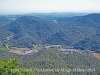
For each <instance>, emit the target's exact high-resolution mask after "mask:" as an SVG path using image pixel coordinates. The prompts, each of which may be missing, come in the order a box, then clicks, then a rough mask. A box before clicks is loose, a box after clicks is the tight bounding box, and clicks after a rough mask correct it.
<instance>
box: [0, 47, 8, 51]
mask: <svg viewBox="0 0 100 75" xmlns="http://www.w3.org/2000/svg"><path fill="white" fill-rule="evenodd" d="M0 50H3V51H9V50H10V49H9V48H7V47H0Z"/></svg>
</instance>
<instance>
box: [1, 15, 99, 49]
mask: <svg viewBox="0 0 100 75" xmlns="http://www.w3.org/2000/svg"><path fill="white" fill-rule="evenodd" d="M49 17H50V16H49ZM99 27H100V14H89V15H85V16H76V17H66V18H65V17H55V19H54V18H53V19H50V20H49V19H46V18H45V19H44V18H39V17H34V16H28V15H27V16H23V17H20V18H18V19H17V20H15V21H13V22H11V23H9V24H7V25H4V26H2V27H1V30H2V29H3V31H4V32H7V31H8V33H3V34H1V36H0V37H1V38H2V36H3V37H5V38H6V37H7V36H8V35H9V36H10V35H12V38H11V39H10V41H8V43H9V44H10V45H11V46H18V47H33V45H34V44H61V45H66V46H73V47H74V48H79V49H92V50H95V51H96V50H98V49H99V46H100V45H99V44H100V42H99V40H100V39H99V36H98V38H96V40H98V41H93V39H95V36H96V35H99V33H100V32H99ZM86 38H88V39H89V41H90V43H91V45H90V43H89V42H88V41H86V42H85V43H87V44H88V46H85V47H83V43H80V42H81V41H82V40H86ZM91 38H92V39H91ZM2 42H3V41H2ZM94 44H95V45H94ZM78 45H79V46H78ZM80 45H81V46H80ZM97 45H98V46H97ZM95 47H97V48H95Z"/></svg>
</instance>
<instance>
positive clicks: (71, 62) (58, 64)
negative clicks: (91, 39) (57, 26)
mask: <svg viewBox="0 0 100 75" xmlns="http://www.w3.org/2000/svg"><path fill="white" fill-rule="evenodd" d="M0 53H1V54H0V59H1V60H2V59H6V60H9V59H11V58H18V59H19V62H20V64H19V67H25V68H26V69H30V70H32V71H34V72H35V74H36V75H51V74H52V75H66V74H67V75H99V74H100V60H99V59H97V58H95V57H93V56H92V55H88V54H87V53H86V52H84V51H83V53H82V54H79V53H75V52H74V53H67V54H65V53H62V52H60V51H57V50H56V49H55V48H49V49H43V50H40V51H39V52H38V53H33V54H31V55H25V56H21V55H16V54H12V53H8V52H6V51H0ZM40 69H45V70H46V69H51V70H53V71H54V72H53V71H50V70H49V71H43V70H40ZM57 69H60V71H57ZM61 69H67V70H70V69H71V71H69V72H68V71H61ZM74 69H85V71H80V72H79V71H78V70H77V71H72V70H74ZM88 69H91V71H88ZM26 75H27V74H26Z"/></svg>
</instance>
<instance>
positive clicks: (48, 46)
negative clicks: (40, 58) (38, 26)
mask: <svg viewBox="0 0 100 75" xmlns="http://www.w3.org/2000/svg"><path fill="white" fill-rule="evenodd" d="M60 46H61V45H46V46H45V48H46V49H49V48H50V47H60Z"/></svg>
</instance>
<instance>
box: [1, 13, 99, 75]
mask: <svg viewBox="0 0 100 75" xmlns="http://www.w3.org/2000/svg"><path fill="white" fill-rule="evenodd" d="M13 58H16V59H18V61H19V65H18V68H19V67H20V68H23V67H25V68H26V69H32V70H43V69H44V70H46V69H47V70H48V69H49V70H61V69H62V70H72V71H69V72H67V71H66V72H62V71H59V72H56V71H55V72H52V71H50V72H49V71H48V72H38V71H34V72H35V74H36V75H99V74H100V14H99V13H93V14H83V15H82V14H79V15H78V14H76V15H75V14H73V15H68V14H66V13H64V14H62V13H60V15H59V13H58V14H55V13H52V14H50V13H48V14H41V13H39V14H27V15H25V14H24V15H8V16H5V15H4V16H1V17H0V60H8V62H10V61H9V60H11V59H13ZM6 63H7V61H6ZM81 69H84V71H83V72H78V70H81ZM88 69H89V70H91V71H89V72H88V71H85V70H88ZM75 70H77V71H75Z"/></svg>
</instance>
